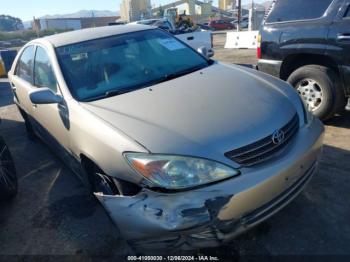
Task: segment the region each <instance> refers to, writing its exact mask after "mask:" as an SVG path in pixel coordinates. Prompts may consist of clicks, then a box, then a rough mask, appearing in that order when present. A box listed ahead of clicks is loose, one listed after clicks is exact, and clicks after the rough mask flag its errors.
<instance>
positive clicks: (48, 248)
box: [0, 35, 350, 261]
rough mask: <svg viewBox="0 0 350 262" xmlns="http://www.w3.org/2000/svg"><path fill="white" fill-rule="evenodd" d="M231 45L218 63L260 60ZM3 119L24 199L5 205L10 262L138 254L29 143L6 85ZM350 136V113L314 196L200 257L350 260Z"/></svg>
mask: <svg viewBox="0 0 350 262" xmlns="http://www.w3.org/2000/svg"><path fill="white" fill-rule="evenodd" d="M223 44H224V36H223V35H215V49H216V55H215V58H216V59H218V60H221V61H225V62H229V63H244V64H252V63H255V62H256V59H255V50H225V49H224V48H223ZM0 117H1V118H2V124H1V125H0V133H1V135H2V136H3V137H4V138H5V139H6V141H7V143H8V145H9V147H10V150H11V151H12V153H13V156H14V159H15V163H16V166H17V171H18V177H19V194H18V196H17V197H16V198H15V199H14V200H13V201H12V202H10V203H0V260H2V259H4V260H6V259H7V258H9V257H6V256H4V255H68V256H69V257H68V258H72V257H71V256H74V255H80V256H84V258H86V257H85V256H89V257H91V256H101V255H103V256H108V257H109V258H115V259H117V257H118V256H120V255H122V256H124V255H125V254H130V252H131V251H130V249H129V248H128V246H127V244H126V243H125V241H124V240H123V239H122V238H121V237H120V235H119V232H118V229H117V228H116V227H115V226H114V224H113V223H112V222H111V220H110V219H109V217H108V216H107V214H106V213H105V211H104V210H103V208H102V207H101V206H100V205H99V204H98V202H97V201H96V200H95V199H94V198H93V197H92V196H90V195H89V194H88V192H87V191H86V190H85V189H84V188H83V186H82V184H81V183H80V182H79V180H78V179H77V178H76V177H75V176H74V175H73V174H72V173H71V172H70V171H69V170H68V169H67V168H66V167H65V165H64V164H63V163H62V162H61V161H60V160H59V159H58V158H56V157H55V156H54V154H53V153H52V152H50V151H49V149H48V148H47V147H46V146H45V145H44V144H43V143H41V142H39V141H36V142H33V141H29V140H28V139H27V137H26V134H25V129H24V124H23V120H22V118H21V117H20V115H19V113H18V112H17V109H16V108H15V106H14V105H13V104H12V97H11V93H10V90H9V86H8V83H7V82H6V80H4V79H3V80H0ZM349 138H350V114H349V113H346V114H344V115H341V116H337V117H335V118H334V119H332V120H331V121H329V122H327V123H326V137H325V147H324V156H323V159H322V162H321V164H320V169H319V171H318V173H317V175H316V176H315V177H314V179H313V180H312V181H311V183H310V184H309V186H308V187H307V188H306V190H305V191H304V192H303V193H302V194H301V195H300V196H299V197H298V198H297V199H296V200H295V201H293V202H292V203H291V204H290V205H289V206H287V207H286V208H285V209H283V210H282V211H281V212H279V213H278V214H276V215H275V216H273V217H272V218H271V219H269V220H268V221H266V222H265V223H263V224H261V225H260V226H258V227H257V228H255V229H253V230H252V231H250V232H248V233H246V234H244V235H242V236H240V237H239V238H237V239H235V240H234V241H232V243H230V244H229V245H226V246H224V247H221V248H217V249H208V250H200V251H196V253H201V254H203V253H205V254H212V255H216V256H218V257H223V256H236V257H245V256H247V255H253V256H255V255H265V256H271V255H283V256H285V255H293V257H292V258H294V259H297V257H296V256H297V255H346V257H344V256H338V257H337V258H343V259H345V258H348V259H350V222H349V221H350V206H349V199H350V139H349ZM315 258H319V257H315ZM348 259H347V260H348ZM345 260H346V259H345ZM115 261H117V260H115Z"/></svg>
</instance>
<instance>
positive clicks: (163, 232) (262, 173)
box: [96, 120, 324, 250]
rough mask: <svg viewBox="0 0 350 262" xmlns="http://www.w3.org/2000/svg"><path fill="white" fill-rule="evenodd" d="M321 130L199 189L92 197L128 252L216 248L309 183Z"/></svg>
mask: <svg viewBox="0 0 350 262" xmlns="http://www.w3.org/2000/svg"><path fill="white" fill-rule="evenodd" d="M323 132H324V128H323V125H322V124H321V123H320V122H319V121H318V120H316V121H314V122H313V123H312V125H310V126H308V127H304V128H302V129H300V131H299V133H298V135H297V137H296V138H295V139H294V141H293V142H292V143H291V145H290V146H289V148H288V150H287V151H286V152H285V153H284V154H282V155H280V156H279V157H278V160H277V161H276V160H275V161H270V162H269V163H265V164H262V165H258V166H255V167H251V168H244V169H242V170H241V171H242V175H240V176H239V177H236V178H232V179H229V180H226V181H223V182H220V183H217V184H214V185H211V186H208V187H204V188H201V189H196V190H191V191H186V192H179V193H160V192H154V191H151V190H149V189H143V190H142V191H141V192H140V193H138V194H137V195H135V196H110V195H103V194H96V196H97V198H98V199H99V200H100V202H101V203H102V204H103V206H104V207H105V208H106V210H107V212H108V213H109V215H110V216H111V218H112V219H113V220H114V222H115V223H116V224H117V225H118V227H119V229H120V231H121V233H122V234H123V236H124V237H125V238H126V240H127V241H128V242H129V243H130V244H131V245H133V247H134V248H141V249H157V250H159V249H160V248H176V247H178V248H182V249H195V248H202V247H209V246H218V245H221V244H223V243H224V242H227V241H229V240H231V239H232V238H234V237H235V236H237V235H238V234H240V233H242V232H244V231H245V230H247V229H249V228H251V227H253V226H255V225H256V224H258V223H260V222H262V221H263V220H265V219H267V218H268V217H270V216H271V215H273V214H274V213H276V212H277V211H278V210H280V209H281V208H283V207H284V206H285V205H287V204H288V203H289V202H290V201H291V200H293V199H294V198H295V197H296V196H297V195H298V194H299V193H300V192H301V191H302V189H303V188H304V187H305V185H306V184H307V182H308V181H310V179H311V178H312V176H313V174H314V172H315V170H316V166H317V161H318V157H319V154H320V152H321V148H322V141H323Z"/></svg>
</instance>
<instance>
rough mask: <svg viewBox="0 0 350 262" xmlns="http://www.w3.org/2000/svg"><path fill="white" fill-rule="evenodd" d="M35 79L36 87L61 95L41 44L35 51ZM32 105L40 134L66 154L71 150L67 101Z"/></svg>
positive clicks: (34, 84)
mask: <svg viewBox="0 0 350 262" xmlns="http://www.w3.org/2000/svg"><path fill="white" fill-rule="evenodd" d="M33 80H34V81H33V86H34V88H42V87H48V88H49V89H51V90H52V92H54V93H55V94H58V95H61V92H60V89H59V86H58V83H57V80H56V76H55V73H54V70H53V68H52V64H51V62H50V58H49V56H48V54H47V52H46V50H45V49H44V48H43V47H41V46H37V49H36V52H35V60H34V70H33ZM63 101H64V100H63ZM32 107H33V109H32V110H33V111H32V116H33V118H34V120H35V122H36V129H37V130H38V131H39V133H40V135H41V136H43V138H44V140H45V142H47V143H49V144H50V146H52V147H55V148H56V149H57V150H59V151H58V152H57V153H59V154H64V155H65V154H66V153H67V151H69V139H68V132H69V115H68V108H67V107H66V104H65V102H62V103H60V104H41V105H33V104H32Z"/></svg>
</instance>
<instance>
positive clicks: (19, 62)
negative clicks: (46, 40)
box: [14, 44, 36, 86]
mask: <svg viewBox="0 0 350 262" xmlns="http://www.w3.org/2000/svg"><path fill="white" fill-rule="evenodd" d="M28 48H34V52H33V66H32V68H31V69H32V70H31V71H32V79H31V80H32V81H31V82H28V81H27V80H25V79H23V78H21V77H20V76H19V74H18V71H19V67H20V64H21V58H22V56H23V54H24V52H25V51H26V50H27V49H28ZM35 53H36V45H35V44H29V45H27V46H26V47H25V48H24V49H23V51H22V52H21V54H20V56H19V58H18V60H17V64H16V67H15V73H14V75H15V76H16V77H18V78H19V79H21V80H22V81H25V82H27V83H28V84H30V85H31V86H33V85H34V64H35Z"/></svg>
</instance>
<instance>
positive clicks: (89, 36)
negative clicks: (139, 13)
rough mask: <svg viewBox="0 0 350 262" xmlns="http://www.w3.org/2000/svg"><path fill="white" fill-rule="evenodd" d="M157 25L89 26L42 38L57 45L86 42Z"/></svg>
mask: <svg viewBox="0 0 350 262" xmlns="http://www.w3.org/2000/svg"><path fill="white" fill-rule="evenodd" d="M155 28H156V27H153V26H147V25H140V24H137V25H113V26H103V27H95V28H87V29H81V30H75V31H70V32H65V33H60V34H55V35H51V36H45V37H43V38H41V39H38V40H39V41H40V40H44V41H48V42H50V43H51V44H52V45H53V46H55V47H60V46H65V45H70V44H75V43H80V42H85V41H89V40H94V39H98V38H103V37H108V36H113V35H120V34H126V33H132V32H138V31H144V30H149V29H155Z"/></svg>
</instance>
